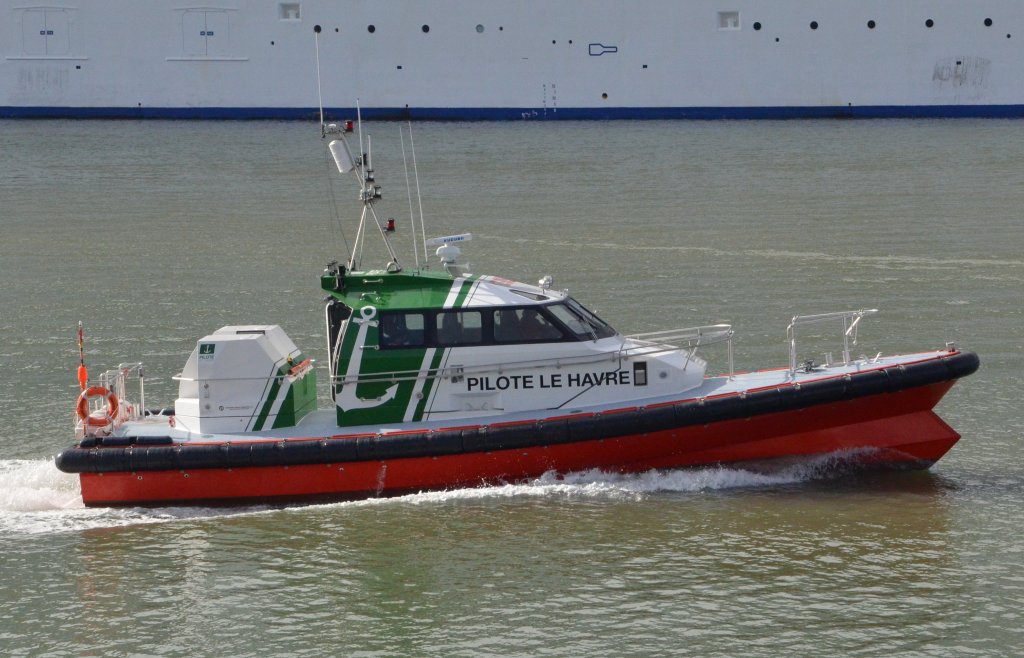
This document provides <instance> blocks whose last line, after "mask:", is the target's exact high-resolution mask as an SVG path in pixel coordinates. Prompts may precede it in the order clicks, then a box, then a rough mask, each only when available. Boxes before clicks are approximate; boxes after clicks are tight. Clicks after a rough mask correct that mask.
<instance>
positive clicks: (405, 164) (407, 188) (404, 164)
mask: <svg viewBox="0 0 1024 658" xmlns="http://www.w3.org/2000/svg"><path fill="white" fill-rule="evenodd" d="M398 138H399V139H400V140H401V142H402V167H403V168H404V169H405V193H406V196H407V197H408V198H409V230H410V233H412V253H413V255H415V256H416V267H417V269H418V268H419V266H420V248H419V246H417V245H416V216H415V215H414V214H413V212H412V185H410V184H409V160H408V159H407V158H406V156H405V132H404V131H403V130H402V126H401V125H399V126H398Z"/></svg>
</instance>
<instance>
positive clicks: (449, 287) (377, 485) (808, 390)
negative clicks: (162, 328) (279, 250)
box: [56, 122, 979, 506]
mask: <svg viewBox="0 0 1024 658" xmlns="http://www.w3.org/2000/svg"><path fill="white" fill-rule="evenodd" d="M351 130H352V126H351V122H348V123H347V125H345V126H343V127H341V128H336V127H333V126H331V127H329V129H327V128H325V129H324V132H325V133H328V132H329V133H336V134H337V135H338V137H337V138H336V139H333V140H332V141H331V142H330V145H329V148H330V151H331V154H332V155H333V157H334V160H335V162H336V164H337V166H338V169H339V171H340V172H342V173H343V174H345V173H349V172H351V173H353V175H354V176H355V177H356V179H357V181H358V185H359V189H360V199H361V203H362V215H361V217H360V220H359V228H358V233H357V237H356V240H355V245H356V248H354V249H353V250H352V253H351V254H350V255H349V258H348V259H347V260H346V261H345V262H343V263H339V262H332V263H330V264H328V266H327V267H326V269H325V270H324V271H323V273H322V275H321V277H320V286H321V288H322V289H323V290H324V291H325V292H326V294H327V298H326V303H325V318H326V332H325V333H326V338H327V346H326V347H327V350H326V353H327V363H326V368H323V367H321V366H318V365H317V364H316V363H315V362H314V361H313V360H312V359H311V358H308V357H307V353H306V352H303V351H302V350H300V349H299V348H298V347H297V346H296V345H295V344H294V343H293V342H292V341H291V339H290V338H289V337H288V336H287V335H286V334H285V332H284V331H283V330H282V329H281V328H280V327H279V326H277V325H272V324H262V325H256V324H254V325H245V326H226V327H222V328H220V329H218V330H216V331H214V332H213V333H210V334H209V335H207V336H204V337H202V338H200V339H199V340H198V341H197V343H196V347H195V349H194V350H193V351H192V353H191V355H190V356H189V357H188V359H187V361H186V363H185V366H184V369H183V370H182V372H181V373H180V374H179V375H178V376H177V380H178V384H179V389H178V397H177V399H176V400H175V401H174V404H173V407H168V408H166V409H147V407H146V400H145V394H144V381H143V368H142V365H141V364H139V363H128V364H121V365H120V366H118V367H117V368H115V369H112V370H110V371H107V372H105V373H103V374H102V375H101V376H100V377H99V378H98V379H97V381H96V382H95V384H94V385H92V386H89V385H88V384H89V382H88V381H87V374H86V373H85V371H84V361H83V366H82V367H80V376H79V379H80V383H81V386H82V391H81V394H80V396H79V397H78V400H77V403H76V404H77V407H76V409H77V423H76V426H75V443H74V445H72V446H71V447H69V448H67V449H66V450H64V451H63V452H61V453H60V454H59V455H58V456H57V458H56V464H57V467H58V468H59V469H60V470H62V471H65V472H69V473H78V474H80V479H81V490H82V498H83V501H84V503H85V504H86V505H89V506H118V505H122V506H123V505H166V504H186V505H187V504H210V503H227V504H232V503H245V504H248V503H252V502H268V501H269V502H276V501H293V500H338V499H354V498H365V497H373V496H392V495H400V494H405V493H410V492H420V491H427V490H440V489H452V488H460V487H476V486H487V485H494V484H500V483H509V482H518V481H524V480H529V479H531V478H536V477H538V476H541V475H543V474H545V473H555V474H558V475H563V474H566V473H570V472H578V471H587V470H592V469H597V470H599V471H605V472H610V473H638V472H645V471H649V470H651V469H676V468H684V467H695V466H704V465H715V464H739V465H747V464H758V465H769V466H770V465H771V464H772V463H773V462H774V463H778V461H779V460H786V461H787V462H789V461H791V460H792V459H794V458H798V459H799V458H815V457H817V456H821V455H838V456H840V457H841V458H842V460H844V462H846V463H849V464H854V465H856V466H858V467H860V466H863V467H904V468H927V467H928V466H930V465H931V464H933V463H934V462H935V461H936V460H938V459H939V458H941V457H942V456H943V455H944V454H945V453H946V452H947V451H948V450H949V449H950V448H951V447H952V446H953V445H954V444H955V443H956V442H957V440H958V439H959V438H960V436H959V434H958V433H957V432H956V431H955V430H953V429H952V428H951V427H950V426H949V425H947V424H946V423H945V422H944V421H943V420H942V419H941V418H939V416H938V415H936V413H935V412H934V411H933V408H934V407H935V405H936V403H938V402H939V400H940V399H941V398H942V397H943V395H944V394H945V393H946V392H947V391H948V390H949V389H950V388H951V387H952V386H953V384H954V382H955V381H956V380H957V379H958V378H960V377H963V376H966V375H969V374H971V373H973V372H974V371H975V370H976V369H977V368H978V365H979V361H978V357H977V356H976V355H975V354H973V353H971V352H967V351H961V350H959V349H957V347H956V346H955V345H954V344H953V343H947V344H946V345H945V346H944V347H942V348H940V349H935V350H931V351H924V352H919V353H913V354H902V355H894V356H883V355H882V354H880V353H879V354H876V355H875V356H873V357H868V356H855V355H854V352H853V351H852V348H854V347H856V345H857V333H858V329H859V327H860V325H861V322H862V320H863V319H864V318H866V317H868V316H869V315H872V314H874V313H875V310H874V309H860V310H852V311H839V312H833V313H824V314H816V315H803V316H795V317H793V318H792V321H791V323H790V324H789V326H788V328H787V330H786V335H787V343H788V347H789V359H788V363H785V364H779V367H774V368H770V369H765V370H759V371H755V372H745V373H738V372H736V371H735V367H734V364H733V356H732V345H733V338H734V332H733V329H732V327H731V326H729V325H723V324H718V325H710V326H702V327H693V328H686V329H680V330H668V331H659V332H653V333H645V334H634V335H624V334H621V333H620V332H619V331H617V330H616V329H614V328H612V327H611V326H609V324H608V323H606V322H605V321H603V320H602V319H601V318H599V317H598V316H597V315H596V314H594V313H593V312H591V311H590V310H588V309H587V308H586V307H585V306H584V305H583V304H581V303H580V302H578V301H577V300H576V299H574V298H573V297H571V296H570V295H569V294H568V293H567V292H565V291H559V290H557V289H555V288H554V286H553V285H552V280H551V278H550V277H544V278H543V279H541V280H540V281H539V282H538V284H537V285H531V284H525V283H521V282H517V281H512V280H509V279H505V278H501V277H497V276H487V275H479V274H474V273H471V272H470V268H469V266H468V265H467V264H466V263H464V262H462V260H461V256H462V253H461V247H464V246H465V243H467V242H468V241H469V240H470V239H471V238H472V235H471V234H457V235H449V236H445V237H441V238H434V239H431V240H427V239H425V231H424V230H423V225H422V217H421V218H420V225H419V231H420V234H423V235H424V239H422V252H423V258H422V260H421V259H420V242H419V241H417V245H416V265H415V266H411V267H408V268H406V267H404V266H403V265H402V264H400V262H399V259H398V257H397V255H396V254H395V252H394V249H393V248H392V245H391V239H390V237H391V231H392V230H393V228H394V227H393V225H392V224H391V220H388V221H387V222H381V221H380V219H379V218H378V216H377V213H376V212H375V210H374V204H375V203H376V202H377V201H379V200H380V198H381V193H380V186H379V185H377V184H376V183H375V182H374V176H373V171H372V168H371V167H370V165H369V155H370V154H369V152H366V153H364V152H363V140H362V134H361V133H362V129H361V126H360V139H359V151H358V153H357V154H356V156H353V151H352V148H351V147H350V146H349V140H350V137H349V136H348V135H349V134H350V131H351ZM410 130H411V128H410ZM410 137H411V134H410ZM403 143H404V142H403ZM413 162H414V163H415V157H414V158H413ZM417 193H418V190H417ZM411 223H412V225H413V230H414V231H415V230H416V226H415V223H416V218H415V217H413V218H411ZM371 232H373V233H379V235H380V237H381V238H382V240H383V244H384V246H385V247H386V250H387V253H388V255H389V257H390V260H389V261H388V262H387V263H386V265H384V266H383V267H381V268H380V269H372V268H369V269H367V268H364V267H363V266H362V264H361V258H362V253H361V249H360V248H359V245H362V244H363V241H364V240H365V238H366V236H367V234H368V233H371ZM431 247H433V248H436V251H435V254H436V256H437V257H438V259H439V262H438V263H435V264H430V263H429V262H428V258H427V253H428V248H431ZM822 329H824V330H825V331H828V332H834V334H835V345H836V351H837V352H838V353H837V354H836V356H833V353H826V354H825V355H824V358H823V360H822V361H823V362H822V363H821V364H820V365H819V364H816V363H814V361H813V360H809V359H805V358H804V355H803V353H802V351H801V350H800V349H799V348H798V337H800V338H801V339H803V338H806V337H809V336H811V335H815V336H820V331H821V330H822ZM816 332H817V333H816ZM80 336H81V332H80ZM800 343H801V345H803V340H801V341H800ZM710 352H714V353H715V354H716V355H717V356H718V357H719V358H722V359H724V362H725V364H724V367H721V366H720V369H721V374H717V375H710V374H708V372H707V371H708V362H707V361H706V360H705V356H706V355H708V354H709V353H710ZM324 370H326V379H327V385H328V388H329V392H330V398H331V400H332V404H331V405H330V407H329V408H328V409H323V410H321V409H318V408H317V407H318V395H317V376H318V374H320V373H321V372H323V371H324Z"/></svg>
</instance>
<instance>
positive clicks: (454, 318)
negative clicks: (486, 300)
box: [436, 311, 484, 346]
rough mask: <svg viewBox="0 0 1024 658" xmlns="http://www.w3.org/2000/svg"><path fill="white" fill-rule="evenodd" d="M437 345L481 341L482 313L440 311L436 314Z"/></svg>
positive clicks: (465, 343) (482, 333)
mask: <svg viewBox="0 0 1024 658" xmlns="http://www.w3.org/2000/svg"><path fill="white" fill-rule="evenodd" d="M436 321H437V344H438V345H445V346H448V345H478V344H479V343H480V342H482V341H483V337H484V323H483V313H481V312H480V311H441V312H440V313H438V314H437V319H436Z"/></svg>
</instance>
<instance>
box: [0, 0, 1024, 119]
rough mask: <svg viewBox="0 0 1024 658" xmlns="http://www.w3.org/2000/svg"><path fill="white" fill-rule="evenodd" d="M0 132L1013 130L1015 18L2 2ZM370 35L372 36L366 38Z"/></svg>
mask: <svg viewBox="0 0 1024 658" xmlns="http://www.w3.org/2000/svg"><path fill="white" fill-rule="evenodd" d="M0 19H2V20H0V117H57V116H60V117H168V118H239V119H242V118H302V117H312V116H314V115H315V113H316V107H317V82H316V73H315V49H314V31H313V28H314V26H315V25H320V26H322V32H321V33H320V36H319V46H320V60H321V66H322V71H323V74H322V81H323V100H324V105H325V106H326V107H327V108H329V109H328V114H332V115H337V116H341V115H348V114H349V113H350V112H351V108H352V107H354V104H355V99H357V98H358V99H359V102H360V104H361V106H362V108H363V114H364V116H367V117H371V118H389V117H390V118H414V119H415V118H423V119H449V120H459V119H470V120H472V119H521V118H528V119H532V118H536V119H580V118H595V119H604V118H787V117H815V116H852V117H857V116H865V117H870V116H1020V115H1024V52H1022V44H1024V11H1022V7H1021V4H1020V3H1019V2H1017V1H1015V0H979V1H976V2H962V1H954V0H896V1H894V0H832V1H829V2H824V1H822V0H818V1H812V0H768V1H754V0H736V1H733V0H640V1H637V2H622V1H613V0H559V1H558V2H542V1H537V0H518V1H515V2H489V1H487V0H474V1H470V0H426V1H425V0H374V1H372V2H370V1H366V0H337V1H327V0H294V1H268V0H230V1H228V0H213V1H212V2H209V3H203V4H201V3H198V2H192V1H191V0H185V1H184V2H181V3H155V2H136V1H132V0H109V1H107V2H103V3H86V2H82V1H81V0H67V1H66V2H63V3H61V4H60V5H59V6H56V5H45V6H44V5H38V6H36V5H33V4H32V0H28V1H27V2H25V1H21V2H13V1H12V0H0ZM371 29H372V32H371Z"/></svg>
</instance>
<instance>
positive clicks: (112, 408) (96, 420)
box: [77, 386, 119, 427]
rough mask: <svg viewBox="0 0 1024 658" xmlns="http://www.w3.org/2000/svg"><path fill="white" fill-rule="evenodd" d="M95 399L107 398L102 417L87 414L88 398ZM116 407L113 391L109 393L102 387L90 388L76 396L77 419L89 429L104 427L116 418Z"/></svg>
mask: <svg viewBox="0 0 1024 658" xmlns="http://www.w3.org/2000/svg"><path fill="white" fill-rule="evenodd" d="M97 397H105V398H107V407H106V410H105V411H104V414H103V416H93V415H92V414H90V413H89V398H97ZM118 406H119V403H118V401H117V396H116V395H114V392H113V391H109V390H107V389H106V388H104V387H102V386H90V387H89V388H87V389H85V390H84V391H82V394H81V395H79V396H78V407H77V412H78V417H79V418H80V419H81V420H83V421H85V424H86V425H88V426H89V427H106V426H107V425H110V424H111V423H113V422H114V420H115V419H116V418H117V410H118Z"/></svg>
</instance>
